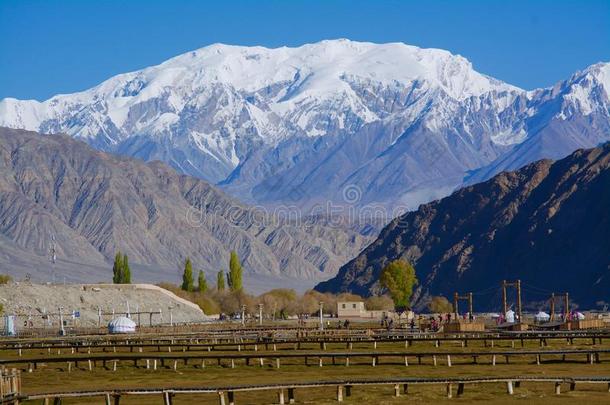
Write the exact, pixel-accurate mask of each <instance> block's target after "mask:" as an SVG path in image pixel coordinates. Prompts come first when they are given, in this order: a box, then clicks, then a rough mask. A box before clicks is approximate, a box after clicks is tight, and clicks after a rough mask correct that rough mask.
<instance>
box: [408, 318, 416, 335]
mask: <svg viewBox="0 0 610 405" xmlns="http://www.w3.org/2000/svg"><path fill="white" fill-rule="evenodd" d="M409 326H410V327H411V332H413V331H414V330H415V318H411V322H410V323H409Z"/></svg>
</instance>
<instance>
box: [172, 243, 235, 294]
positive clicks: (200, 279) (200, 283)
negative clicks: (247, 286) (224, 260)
mask: <svg viewBox="0 0 610 405" xmlns="http://www.w3.org/2000/svg"><path fill="white" fill-rule="evenodd" d="M225 278H226V285H228V287H229V290H231V291H233V292H237V291H242V290H243V267H242V265H241V262H240V261H239V257H238V256H237V252H235V251H234V250H233V251H231V256H230V258H229V272H228V273H226V276H225V272H224V270H220V271H219V272H218V273H217V274H216V290H217V291H224V290H225ZM180 288H181V289H182V290H183V291H186V292H193V291H195V283H194V280H193V264H192V263H191V259H190V258H188V257H187V258H186V260H185V261H184V272H183V273H182V285H181V286H180ZM207 290H208V284H207V280H206V278H205V273H204V272H203V270H199V274H198V276H197V291H198V292H201V293H205V292H206V291H207Z"/></svg>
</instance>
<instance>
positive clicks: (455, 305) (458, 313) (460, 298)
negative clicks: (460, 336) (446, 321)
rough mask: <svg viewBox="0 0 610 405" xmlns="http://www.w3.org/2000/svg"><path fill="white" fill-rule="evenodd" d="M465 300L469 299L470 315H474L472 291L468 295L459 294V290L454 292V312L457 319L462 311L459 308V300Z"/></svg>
mask: <svg viewBox="0 0 610 405" xmlns="http://www.w3.org/2000/svg"><path fill="white" fill-rule="evenodd" d="M460 300H465V301H468V315H472V293H471V292H469V293H468V294H466V295H459V294H458V293H457V292H454V293H453V313H454V314H455V318H456V320H457V318H458V316H459V315H460V311H459V309H458V305H459V301H460Z"/></svg>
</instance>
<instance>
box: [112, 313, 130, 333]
mask: <svg viewBox="0 0 610 405" xmlns="http://www.w3.org/2000/svg"><path fill="white" fill-rule="evenodd" d="M135 331H136V323H135V322H134V321H132V320H131V319H129V318H127V317H124V316H121V317H118V318H114V319H113V320H112V321H110V322H108V333H135Z"/></svg>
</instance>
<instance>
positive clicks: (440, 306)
mask: <svg viewBox="0 0 610 405" xmlns="http://www.w3.org/2000/svg"><path fill="white" fill-rule="evenodd" d="M428 309H429V310H430V312H433V313H445V312H453V305H451V303H450V302H449V300H448V299H447V298H445V297H443V296H442V295H439V296H436V297H432V299H431V300H430V303H429V304H428Z"/></svg>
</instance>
